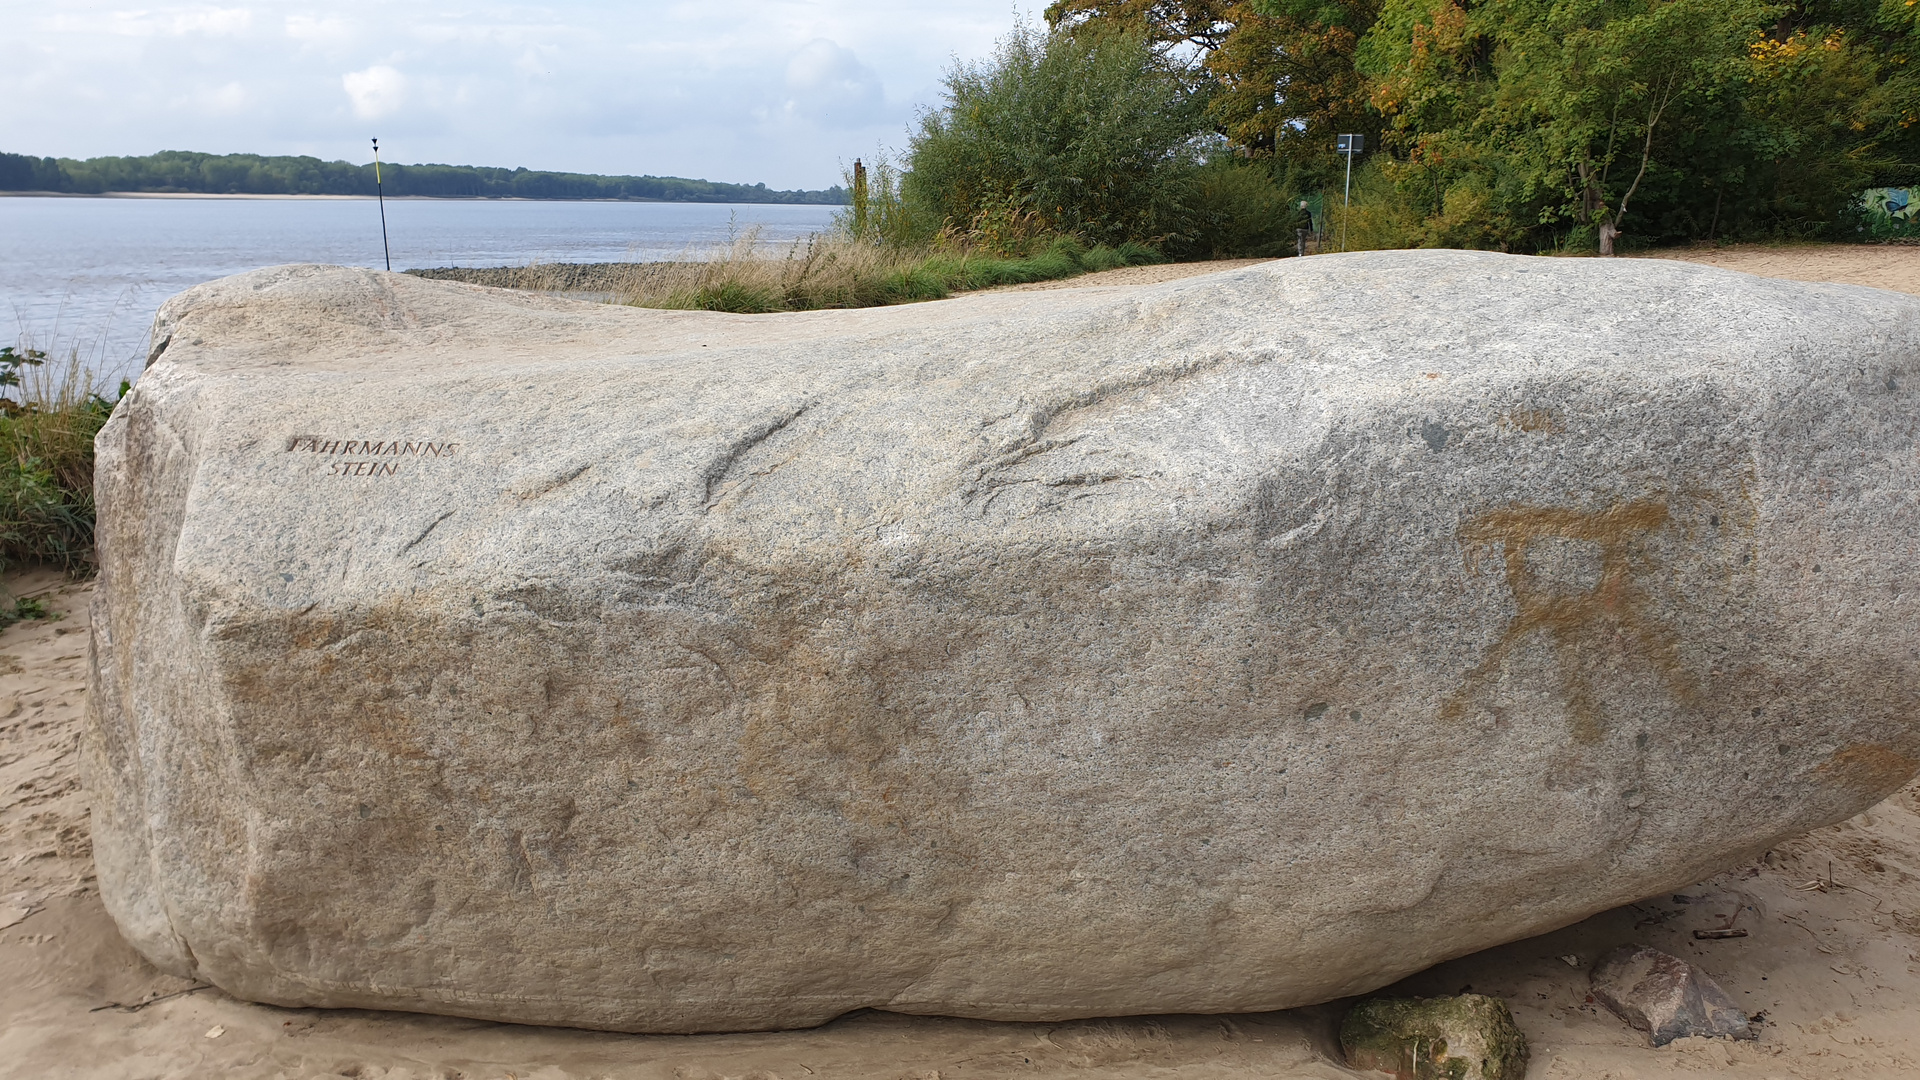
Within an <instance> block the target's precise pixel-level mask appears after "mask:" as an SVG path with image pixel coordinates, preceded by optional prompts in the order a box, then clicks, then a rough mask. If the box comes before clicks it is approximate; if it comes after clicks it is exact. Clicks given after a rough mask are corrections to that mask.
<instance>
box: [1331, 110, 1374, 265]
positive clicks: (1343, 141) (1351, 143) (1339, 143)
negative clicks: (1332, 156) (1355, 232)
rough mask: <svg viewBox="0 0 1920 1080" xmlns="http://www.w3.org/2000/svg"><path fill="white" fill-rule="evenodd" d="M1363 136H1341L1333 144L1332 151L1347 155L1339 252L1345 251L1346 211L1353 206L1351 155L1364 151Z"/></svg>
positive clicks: (1364, 141) (1364, 140) (1365, 139)
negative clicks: (1345, 189)
mask: <svg viewBox="0 0 1920 1080" xmlns="http://www.w3.org/2000/svg"><path fill="white" fill-rule="evenodd" d="M1366 144H1367V137H1366V136H1365V135H1342V136H1340V137H1339V138H1338V139H1337V140H1336V141H1335V142H1334V149H1335V150H1337V151H1338V152H1340V153H1342V154H1345V155H1347V192H1346V198H1345V201H1344V202H1342V203H1341V206H1340V250H1341V251H1345V250H1347V211H1348V210H1349V209H1351V208H1352V206H1353V155H1355V154H1358V153H1360V152H1361V151H1362V150H1364V149H1366Z"/></svg>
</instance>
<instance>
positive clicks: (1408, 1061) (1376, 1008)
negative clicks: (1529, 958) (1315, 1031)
mask: <svg viewBox="0 0 1920 1080" xmlns="http://www.w3.org/2000/svg"><path fill="white" fill-rule="evenodd" d="M1340 1050H1341V1052H1342V1053H1344V1054H1345V1055H1346V1058H1347V1064H1349V1065H1351V1066H1353V1067H1354V1068H1356V1069H1377V1070H1379V1071H1380V1072H1390V1073H1393V1074H1394V1075H1395V1076H1397V1077H1400V1078H1401V1080H1521V1078H1522V1077H1524V1076H1526V1074H1527V1038H1526V1036H1525V1035H1522V1034H1520V1029H1519V1028H1518V1027H1517V1026H1515V1024H1514V1022H1513V1013H1511V1012H1509V1011H1508V1010H1507V1003H1506V1002H1504V1001H1501V1000H1500V999H1499V998H1495V997H1487V996H1486V995H1484V994H1460V995H1457V996H1455V997H1440V998H1370V999H1368V1000H1366V1001H1362V1002H1361V1003H1359V1004H1358V1005H1355V1006H1354V1007H1353V1008H1352V1009H1351V1010H1350V1011H1349V1012H1348V1013H1347V1018H1346V1020H1345V1021H1343V1022H1342V1023H1341V1025H1340Z"/></svg>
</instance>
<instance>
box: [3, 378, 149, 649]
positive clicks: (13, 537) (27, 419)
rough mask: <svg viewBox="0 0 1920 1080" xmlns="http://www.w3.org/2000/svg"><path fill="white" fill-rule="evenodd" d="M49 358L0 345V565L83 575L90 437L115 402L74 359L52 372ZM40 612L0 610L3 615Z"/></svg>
mask: <svg viewBox="0 0 1920 1080" xmlns="http://www.w3.org/2000/svg"><path fill="white" fill-rule="evenodd" d="M45 363H46V353H44V352H42V351H40V350H38V349H31V348H25V347H13V346H8V347H5V348H0V391H4V392H6V393H8V394H9V396H7V397H0V570H3V569H8V568H11V567H14V566H18V565H20V564H23V563H44V564H49V565H52V566H57V567H60V568H61V569H62V570H65V571H66V572H68V573H69V574H76V575H78V574H84V573H88V572H90V571H91V569H92V566H93V437H94V435H96V434H98V433H99V431H100V427H101V425H102V424H105V423H106V422H107V416H108V415H109V414H110V413H112V412H113V405H114V403H113V402H112V401H109V400H108V399H106V398H104V397H102V396H100V395H99V394H97V393H94V392H92V390H91V387H90V385H89V383H88V380H87V376H86V373H85V371H84V370H82V369H81V367H80V365H79V362H78V359H77V358H70V359H69V361H68V363H66V364H65V365H61V366H60V367H59V368H58V369H57V370H54V371H51V372H49V371H47V370H46V368H45V366H44V365H45ZM125 392H126V387H125V384H122V387H121V393H123V394H124V393H125ZM9 615H11V618H8V616H9ZM37 617H39V616H38V615H37V614H35V613H33V612H31V611H29V610H28V609H27V608H25V607H23V606H17V607H16V609H15V610H14V611H12V612H6V611H5V610H4V609H0V620H5V621H15V620H17V619H20V618H37Z"/></svg>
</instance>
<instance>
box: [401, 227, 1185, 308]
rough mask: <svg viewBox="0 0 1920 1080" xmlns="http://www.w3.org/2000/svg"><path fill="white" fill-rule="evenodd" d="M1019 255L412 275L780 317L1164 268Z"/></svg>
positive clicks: (1046, 245)
mask: <svg viewBox="0 0 1920 1080" xmlns="http://www.w3.org/2000/svg"><path fill="white" fill-rule="evenodd" d="M1028 248H1029V250H1028V252H1027V253H1025V254H1019V255H1001V254H984V253H981V252H979V251H975V250H967V249H965V248H960V247H952V246H949V247H945V248H933V249H929V248H914V247H900V246H895V245H889V244H878V243H870V242H867V241H863V240H859V239H855V238H852V237H849V236H844V235H833V236H816V237H812V238H809V239H808V240H806V241H803V242H801V243H798V244H794V245H792V246H790V247H788V248H786V249H784V251H783V250H781V249H778V248H774V249H772V250H769V245H766V244H763V243H761V242H760V238H759V233H758V231H757V230H749V231H748V232H747V233H746V234H744V235H742V236H741V237H740V238H739V239H737V240H736V241H735V242H734V243H733V244H732V245H730V246H728V247H725V248H722V249H720V250H719V251H716V252H713V253H712V254H711V256H710V257H709V258H706V259H697V260H696V259H687V260H680V261H676V262H659V263H609V264H604V265H602V266H600V267H597V268H590V267H583V266H579V265H573V264H566V265H554V266H539V265H536V266H528V267H519V268H502V269H492V270H477V271H468V272H462V271H458V270H454V269H451V268H445V269H437V270H423V271H408V272H409V273H413V274H416V275H417V276H420V277H430V278H439V279H443V280H445V279H451V280H458V281H469V282H472V283H474V284H485V285H494V286H499V287H505V288H517V289H534V290H540V291H551V292H588V293H594V294H598V295H601V296H604V297H606V298H609V299H612V300H614V301H616V302H619V303H624V304H630V305H633V306H636V307H651V308H676V309H681V310H699V311H730V312H734V313H736V314H741V315H760V314H766V313H770V312H776V311H816V310H819V309H822V308H861V307H880V306H883V305H887V304H908V303H913V302H916V301H920V300H942V299H945V298H946V297H949V296H952V295H953V294H954V293H957V292H968V291H970V290H974V289H988V288H992V287H994V286H996V285H1020V284H1026V283H1028V282H1034V281H1056V280H1059V279H1061V278H1070V277H1074V276H1076V275H1079V274H1086V273H1092V272H1094V271H1099V270H1112V269H1116V268H1118V267H1122V266H1141V265H1145V264H1148V263H1157V262H1162V261H1164V260H1162V258H1161V256H1160V254H1159V252H1157V251H1155V250H1154V249H1153V248H1151V247H1148V246H1146V245H1145V244H1133V243H1123V244H1120V245H1117V246H1113V247H1108V246H1105V245H1094V246H1088V245H1087V244H1085V243H1082V242H1081V241H1079V240H1076V239H1074V238H1072V237H1059V236H1056V237H1050V238H1045V239H1042V240H1037V241H1034V242H1032V243H1030V244H1029V245H1028Z"/></svg>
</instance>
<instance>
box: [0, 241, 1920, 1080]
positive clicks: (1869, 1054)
mask: <svg viewBox="0 0 1920 1080" xmlns="http://www.w3.org/2000/svg"><path fill="white" fill-rule="evenodd" d="M1657 257H1666V258H1683V259H1690V260H1694V261H1699V262H1704V263H1711V264H1714V265H1719V266H1725V267H1728V268H1730V269H1735V270H1741V271H1745V272H1749V273H1756V274H1763V275H1767V276H1772V277H1782V278H1794V279H1799V280H1809V281H1836V282H1842V283H1847V284H1856V285H1868V286H1874V287H1879V288H1887V289H1895V290H1898V291H1902V292H1908V293H1913V294H1916V295H1920V248H1909V247H1850V246H1839V245H1808V246H1794V247H1740V248H1723V249H1698V250H1687V251H1679V252H1665V253H1660V254H1659V255H1658V256H1657ZM1243 263H1244V261H1242V263H1236V264H1234V265H1240V264H1243ZM1226 265H1228V264H1221V263H1215V264H1185V265H1179V266H1161V267H1130V268H1126V269H1122V270H1115V271H1110V272H1107V273H1104V274H1090V275H1086V276H1084V277H1080V278H1076V279H1072V280H1069V281H1065V282H1056V283H1045V284H1043V285H1038V286H1016V288H1037V287H1040V288H1045V287H1051V288H1059V287H1068V288H1073V287H1089V286H1126V285H1136V284H1143V283H1146V282H1150V281H1159V280H1168V279H1170V278H1173V277H1178V276H1184V275H1186V274H1191V273H1204V272H1207V271H1210V270H1218V269H1222V268H1224V267H1225V266H1226ZM5 584H6V586H7V588H8V589H9V590H10V591H11V592H12V594H13V595H15V596H34V597H37V598H39V599H41V600H43V601H44V602H45V603H46V605H47V607H48V608H49V610H50V612H51V615H52V617H51V618H48V619H45V620H34V621H30V622H23V623H19V624H16V625H14V626H11V627H8V628H6V629H5V630H3V631H0V1077H20V1078H43V1077H44V1078H52V1077H97V1078H102V1080H105V1078H115V1080H121V1078H124V1080H135V1078H139V1080H149V1078H152V1080H159V1078H186V1077H241V1078H252V1077H259V1078H299V1080H306V1078H322V1077H324V1078H334V1077H346V1078H354V1080H426V1078H434V1080H482V1078H484V1080H500V1078H506V1077H511V1078H514V1080H571V1078H582V1080H584V1078H602V1077H605V1078H649V1080H651V1078H659V1080H669V1078H671V1080H723V1078H725V1080H774V1078H778V1080H800V1078H809V1077H820V1078H823V1080H825V1078H834V1080H842V1078H845V1080H857V1078H872V1080H934V1078H938V1080H958V1078H963V1077H1000V1076H1034V1077H1061V1078H1064V1077H1088V1078H1108V1077H1112V1078H1120V1077H1140V1078H1146V1077H1154V1078H1165V1077H1181V1078H1186V1077H1192V1078H1203V1077H1252V1076H1260V1077H1303V1078H1309V1077H1353V1076H1377V1075H1381V1074H1372V1073H1366V1074H1362V1073H1355V1072H1352V1071H1350V1070H1348V1069H1346V1068H1344V1067H1343V1066H1342V1065H1341V1064H1340V1062H1339V1057H1338V1053H1337V1050H1336V1048H1335V1040H1334V1033H1335V1030H1336V1027H1337V1025H1338V1022H1339V1019H1340V1017H1341V1015H1342V1013H1343V1010H1344V1007H1345V1003H1342V1002H1333V1003H1329V1004H1326V1005H1322V1006H1316V1007H1313V1008H1308V1009H1297V1010H1291V1011H1287V1012H1278V1013H1264V1014H1255V1015H1232V1016H1225V1015H1221V1016H1159V1017H1129V1018H1120V1019H1095V1020H1082V1021H1074V1022H1068V1023H1049V1024H1015V1023H989V1022H982V1021H970V1020H953V1019H943V1018H926V1017H909V1016H900V1015H893V1014H886V1013H877V1012H860V1013H855V1014H851V1015H848V1016H845V1017H842V1018H840V1019H839V1020H836V1021H834V1022H832V1023H829V1024H826V1025H824V1026H822V1027H819V1028H815V1029H810V1030H806V1031H796V1032H778V1033H765V1034H744V1035H708V1036H629V1035H613V1034H606V1033H596V1032H584V1031H573V1030H565V1029H545V1028H532V1027H520V1026H515V1025H507V1024H494V1023H485V1022H478V1021H469V1020H456V1019H448V1018H441V1017H430V1016H416V1015H409V1014H399V1013H376V1012H365V1011H336V1010H316V1009H281V1008H274V1007H269V1006H262V1005H255V1004H251V1003H247V1002H242V1001H238V1000H235V999H232V998H229V997H227V996H226V995H224V994H222V993H221V992H220V991H218V990H217V989H213V988H209V987H205V986H201V985H199V984H195V983H190V982H186V981H184V980H181V979H177V978H173V977H170V976H166V975H163V974H161V973H160V972H158V971H156V970H154V969H153V968H151V967H150V966H148V965H147V964H146V963H145V962H144V961H143V960H142V959H141V958H140V957H139V956H138V955H137V954H136V953H134V952H133V951H132V950H131V949H130V948H129V947H128V946H127V945H126V944H125V943H124V942H122V941H121V939H120V937H119V934H118V933H117V931H116V930H115V928H114V926H113V923H112V921H111V920H110V919H109V918H108V916H107V914H106V911H105V909H104V908H103V907H102V905H101V901H100V897H99V893H98V890H97V887H96V884H95V881H94V878H93V866H92V856H91V846H90V842H89V838H88V826H87V812H88V811H87V796H86V793H85V792H84V791H83V790H82V789H81V786H80V781H79V770H78V753H77V748H78V744H79V740H80V737H81V732H82V728H83V723H84V714H85V706H86V702H85V670H86V667H85V666H86V640H87V636H86V632H85V631H86V625H87V605H88V602H89V599H90V597H91V591H92V589H91V585H90V584H88V583H85V582H71V581H68V580H66V579H65V578H63V577H61V576H60V575H58V574H56V573H52V572H47V571H36V572H29V573H15V574H10V575H8V576H7V579H6V582H5ZM1728 925H1733V926H1737V927H1739V928H1742V929H1745V930H1746V931H1747V932H1748V933H1747V936H1745V937H1739V938H1729V939H1720V940H1697V939H1695V938H1694V936H1693V931H1695V930H1701V929H1711V928H1716V927H1723V926H1728ZM1627 942H1643V943H1646V944H1649V945H1653V946H1655V947H1658V948H1661V949H1664V950H1666V951H1668V952H1671V953H1674V954H1676V955H1679V956H1682V957H1685V958H1687V959H1688V960H1690V961H1692V962H1693V963H1695V964H1697V965H1699V966H1700V967H1701V968H1703V969H1705V970H1706V971H1707V972H1708V973H1710V974H1711V975H1712V976H1713V977H1714V978H1715V979H1716V980H1718V981H1719V982H1720V984H1721V985H1722V986H1723V987H1725V989H1726V990H1727V991H1728V992H1729V993H1730V994H1731V995H1732V996H1733V997H1734V998H1735V1000H1736V1001H1738V1002H1740V1003H1741V1004H1742V1005H1743V1006H1744V1007H1745V1008H1746V1010H1747V1011H1748V1012H1749V1013H1751V1014H1753V1016H1754V1017H1755V1019H1756V1021H1758V1023H1759V1025H1760V1026H1759V1030H1760V1033H1761V1034H1760V1038H1759V1039H1758V1041H1756V1042H1750V1043H1747V1042H1743V1043H1734V1042H1728V1041H1724V1040H1703V1039H1687V1040H1681V1041H1679V1042H1676V1043H1674V1044H1673V1045H1671V1046H1668V1047H1665V1048H1661V1049H1653V1048H1650V1047H1649V1046H1648V1045H1647V1043H1646V1040H1645V1037H1644V1036H1643V1035H1641V1034H1640V1033H1639V1032H1636V1031H1634V1030H1632V1029H1630V1028H1628V1027H1627V1026H1626V1025H1625V1024H1623V1023H1622V1022H1620V1021H1619V1020H1618V1019H1616V1018H1615V1017H1614V1016H1613V1015H1612V1014H1611V1013H1608V1012H1606V1011H1605V1010H1604V1009H1602V1008H1601V1007H1599V1006H1598V1005H1596V1004H1594V1003H1592V1002H1591V1001H1590V1000H1589V995H1588V982H1587V970H1588V968H1589V967H1590V966H1591V964H1592V963H1593V961H1594V959H1595V958H1596V957H1597V956H1599V955H1600V954H1602V953H1604V952H1605V951H1607V950H1608V949H1610V948H1612V947H1614V946H1616V945H1619V944H1623V943H1627ZM1117 947H1123V946H1121V945H1120V944H1119V943H1117ZM1468 987H1471V989H1472V990H1473V991H1475V992H1478V993H1485V994H1494V995H1498V996H1500V997H1502V998H1504V999H1506V1000H1507V1001H1508V1002H1509V1004H1510V1005H1511V1006H1512V1008H1513V1011H1514V1014H1515V1017H1516V1019H1517V1021H1518V1023H1519V1025H1520V1027H1521V1029H1522V1030H1523V1031H1524V1032H1525V1034H1526V1036H1527V1038H1528V1040H1529V1042H1530V1044H1531V1047H1532V1055H1533V1058H1532V1061H1533V1063H1532V1066H1531V1068H1530V1070H1529V1073H1528V1075H1529V1076H1530V1077H1536V1078H1554V1080H1661V1078H1668V1077H1698V1076H1725V1077H1736V1078H1751V1080H1770V1078H1785V1077H1796V1078H1799V1077H1805V1078H1844V1080H1852V1078H1880V1077H1888V1078H1894V1077H1914V1076H1920V1023H1917V1022H1916V1020H1915V1018H1916V1017H1917V1016H1920V783H1916V784H1912V785H1909V786H1908V787H1907V788H1906V789H1904V790H1903V791H1901V792H1899V793H1897V794H1896V795H1894V796H1893V797H1891V798H1889V799H1887V800H1886V801H1885V802H1883V803H1881V804H1880V805H1879V806H1876V807H1874V808H1873V809H1871V810H1869V811H1868V812H1866V813H1864V814H1861V815H1859V816H1858V817H1856V818H1853V819H1852V820H1849V821H1846V822H1842V823H1840V824H1837V825H1833V826H1830V827H1828V828H1824V829H1820V830H1817V831H1815V832H1813V833H1811V834H1808V835H1806V836H1803V837H1801V838H1799V839H1796V840H1793V841H1790V842H1787V843H1784V844H1782V845H1780V846H1779V847H1778V848H1776V849H1774V850H1772V851H1769V852H1767V853H1765V854H1764V855H1763V856H1762V857H1761V858H1760V859H1758V860H1756V861H1753V862H1751V863H1747V864H1744V865H1738V866H1730V867H1728V868H1727V869H1726V870H1725V871H1724V872H1723V873H1721V874H1719V875H1717V876H1715V877H1713V878H1710V879H1708V880H1706V881H1702V882H1699V883H1697V884H1695V885H1693V886H1691V887H1689V888H1687V889H1684V890H1681V891H1680V892H1678V893H1674V894H1670V895H1662V896H1656V897H1651V898H1648V899H1646V900H1643V901H1641V902H1639V903H1637V904H1632V905H1628V906H1626V907H1621V908H1616V909H1614V910H1611V911H1607V912H1603V913H1601V914H1598V915H1595V916H1593V917H1592V918H1589V919H1587V920H1585V921H1584V922H1581V923H1578V924H1576V925H1573V926H1570V927H1566V928H1564V929H1562V930H1559V931H1556V932H1554V933H1551V934H1547V935H1544V936H1541V937H1537V938H1532V939H1528V940H1525V941H1520V942H1515V943H1512V944H1509V945H1505V946H1501V947H1498V948H1495V949H1490V950H1487V951H1484V952H1480V953H1476V954H1473V955H1470V956H1466V957H1462V958H1460V959H1457V960H1453V961H1451V962H1448V963H1446V964H1442V965H1440V966H1438V967H1435V968H1432V969H1430V970H1428V971H1425V972H1422V973H1421V974H1419V975H1415V976H1413V977H1411V978H1409V979H1407V980H1405V981H1404V982H1402V983H1401V984H1398V985H1397V986H1395V987H1392V988H1389V989H1388V990H1386V991H1383V992H1384V993H1390V994H1429V995H1430V994H1441V993H1455V992H1459V991H1461V990H1463V989H1465V988H1468Z"/></svg>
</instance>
